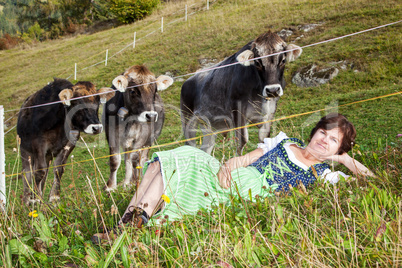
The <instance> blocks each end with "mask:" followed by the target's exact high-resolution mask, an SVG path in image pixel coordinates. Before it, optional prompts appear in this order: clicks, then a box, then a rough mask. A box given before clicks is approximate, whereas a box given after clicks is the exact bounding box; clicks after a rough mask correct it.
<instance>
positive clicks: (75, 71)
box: [74, 63, 77, 80]
mask: <svg viewBox="0 0 402 268" xmlns="http://www.w3.org/2000/svg"><path fill="white" fill-rule="evenodd" d="M74 80H77V63H76V64H75V68H74Z"/></svg>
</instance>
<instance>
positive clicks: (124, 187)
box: [119, 182, 133, 189]
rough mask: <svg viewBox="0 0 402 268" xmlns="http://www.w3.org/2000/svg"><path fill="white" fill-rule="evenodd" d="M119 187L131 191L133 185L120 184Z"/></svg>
mask: <svg viewBox="0 0 402 268" xmlns="http://www.w3.org/2000/svg"><path fill="white" fill-rule="evenodd" d="M119 186H121V187H123V189H130V188H131V186H133V185H132V184H131V183H127V182H122V183H120V184H119Z"/></svg>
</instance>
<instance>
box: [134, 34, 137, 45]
mask: <svg viewBox="0 0 402 268" xmlns="http://www.w3.org/2000/svg"><path fill="white" fill-rule="evenodd" d="M136 36H137V32H134V42H133V48H135V38H136Z"/></svg>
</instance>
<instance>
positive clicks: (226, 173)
mask: <svg viewBox="0 0 402 268" xmlns="http://www.w3.org/2000/svg"><path fill="white" fill-rule="evenodd" d="M262 155H263V150H262V149H261V148H258V149H255V150H254V151H251V152H249V153H248V154H245V155H242V156H238V157H233V158H231V159H229V160H228V161H226V163H225V164H223V165H222V166H221V168H220V169H219V172H218V179H219V185H220V186H221V187H222V188H225V189H228V188H229V187H230V181H231V180H232V177H231V175H230V173H231V172H232V171H233V170H235V169H236V168H239V167H246V166H248V165H250V164H251V163H253V162H255V161H257V159H258V158H260V157H261V156H262Z"/></svg>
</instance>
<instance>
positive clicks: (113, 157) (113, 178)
mask: <svg viewBox="0 0 402 268" xmlns="http://www.w3.org/2000/svg"><path fill="white" fill-rule="evenodd" d="M109 153H110V158H109V165H110V175H109V180H108V181H107V183H106V187H105V190H106V191H113V190H114V189H116V187H117V170H118V169H119V167H120V164H121V155H120V150H119V147H118V146H117V147H110V146H109Z"/></svg>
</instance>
